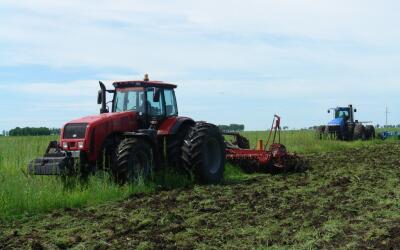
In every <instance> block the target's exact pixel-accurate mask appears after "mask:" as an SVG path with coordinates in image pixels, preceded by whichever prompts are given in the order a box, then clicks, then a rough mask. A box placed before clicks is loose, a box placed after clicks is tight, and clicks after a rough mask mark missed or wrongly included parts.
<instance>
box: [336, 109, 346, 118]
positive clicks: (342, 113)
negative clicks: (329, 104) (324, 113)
mask: <svg viewBox="0 0 400 250" xmlns="http://www.w3.org/2000/svg"><path fill="white" fill-rule="evenodd" d="M348 117H349V111H348V110H336V114H335V118H345V119H347V118H348Z"/></svg>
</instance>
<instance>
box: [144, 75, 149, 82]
mask: <svg viewBox="0 0 400 250" xmlns="http://www.w3.org/2000/svg"><path fill="white" fill-rule="evenodd" d="M143 81H145V82H148V81H149V74H144V79H143Z"/></svg>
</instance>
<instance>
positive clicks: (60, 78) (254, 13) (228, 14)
mask: <svg viewBox="0 0 400 250" xmlns="http://www.w3.org/2000/svg"><path fill="white" fill-rule="evenodd" d="M399 7H400V3H399V2H398V1H368V0H367V1H365V0H363V1H361V0H359V1H344V0H335V1H327V0H321V1H315V0H297V1H293V0H279V1H270V0H249V1H236V0H229V1H228V0H220V1H210V0H203V1H189V0H186V1H183V0H182V1H178V0H170V1H165V0H164V1H161V0H159V1H152V0H149V1H128V0H117V1H92V0H86V1H77V0H70V1H50V0H33V1H12V0H3V1H2V2H1V3H0V97H1V98H0V110H1V111H0V113H1V116H0V130H2V129H10V128H13V127H15V126H50V127H60V126H62V125H63V124H64V123H65V122H67V121H68V120H71V119H74V118H77V117H81V116H85V115H89V114H94V113H97V112H98V109H99V107H98V106H97V105H96V93H97V89H98V80H102V81H104V82H105V83H107V84H108V85H109V86H110V85H111V83H112V82H113V81H115V80H127V79H141V78H142V77H143V74H144V73H149V74H150V78H151V79H154V80H164V81H167V82H173V83H177V84H178V85H179V87H178V89H177V97H178V102H179V110H180V114H181V115H187V116H192V117H194V118H195V119H197V120H207V121H210V122H213V123H217V124H226V123H244V124H245V125H246V128H247V129H251V130H256V129H257V130H260V129H265V128H266V127H268V126H269V124H270V121H271V119H272V116H273V114H274V113H278V114H280V115H281V116H282V117H283V124H284V125H287V126H289V127H292V128H302V127H308V126H312V125H318V124H322V123H326V122H327V121H328V120H329V118H330V115H328V114H327V113H326V110H327V109H328V108H329V107H334V106H337V105H347V104H349V103H352V104H354V106H356V107H357V108H358V110H359V113H358V114H357V115H358V116H357V117H358V119H359V120H363V121H366V120H368V121H373V122H374V123H375V124H377V123H378V124H384V121H385V113H384V112H385V106H386V105H387V106H388V107H389V109H390V111H391V113H390V116H389V122H390V123H393V124H398V123H400V111H397V107H399V106H400V101H399V98H398V95H399V93H400V76H399V72H400V32H399V31H398V25H399V23H400V16H399V15H398V10H399Z"/></svg>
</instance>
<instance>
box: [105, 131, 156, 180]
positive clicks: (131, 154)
mask: <svg viewBox="0 0 400 250" xmlns="http://www.w3.org/2000/svg"><path fill="white" fill-rule="evenodd" d="M153 162H154V161H153V151H152V147H151V145H150V144H149V143H148V142H147V141H146V140H144V139H140V138H125V139H123V140H122V141H121V143H120V144H119V146H118V150H117V152H116V164H115V165H114V166H113V168H112V174H113V176H114V179H115V181H116V182H117V183H119V184H121V185H122V184H125V183H135V182H140V181H145V180H147V179H148V178H149V176H150V174H151V172H152V170H153Z"/></svg>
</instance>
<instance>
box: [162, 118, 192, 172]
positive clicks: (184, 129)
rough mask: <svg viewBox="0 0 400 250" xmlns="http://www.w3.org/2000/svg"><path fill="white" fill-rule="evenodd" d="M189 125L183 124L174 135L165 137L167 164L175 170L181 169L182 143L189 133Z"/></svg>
mask: <svg viewBox="0 0 400 250" xmlns="http://www.w3.org/2000/svg"><path fill="white" fill-rule="evenodd" d="M190 128H191V125H189V124H185V125H183V126H181V128H180V129H179V131H178V132H177V133H176V134H175V135H171V137H169V138H168V139H167V158H168V165H169V166H170V167H174V168H175V169H177V170H180V169H182V168H181V167H182V166H183V162H182V158H181V155H182V145H183V141H184V140H185V137H186V135H187V134H188V133H189V131H190Z"/></svg>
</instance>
